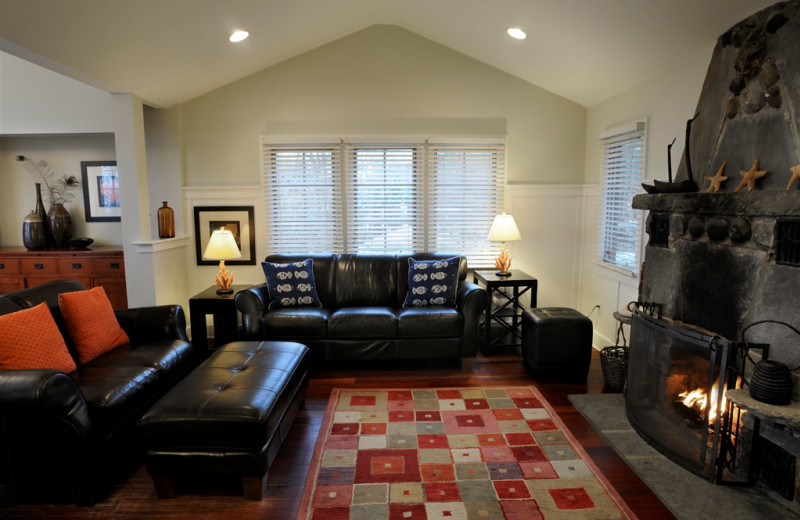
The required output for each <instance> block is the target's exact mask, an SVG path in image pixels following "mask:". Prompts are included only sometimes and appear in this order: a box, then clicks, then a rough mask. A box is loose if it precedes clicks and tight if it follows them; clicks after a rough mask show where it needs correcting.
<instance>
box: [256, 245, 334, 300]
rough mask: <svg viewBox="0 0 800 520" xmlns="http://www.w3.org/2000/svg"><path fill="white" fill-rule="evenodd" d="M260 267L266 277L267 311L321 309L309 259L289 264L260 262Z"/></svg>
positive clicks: (312, 267)
mask: <svg viewBox="0 0 800 520" xmlns="http://www.w3.org/2000/svg"><path fill="white" fill-rule="evenodd" d="M261 267H262V268H263V269H264V274H265V275H267V288H268V289H269V298H270V302H269V310H271V311H273V310H275V309H280V308H283V307H322V304H321V303H320V301H319V295H317V286H316V284H315V283H314V266H313V263H312V261H311V259H310V258H309V259H307V260H303V261H302V262H294V263H291V264H274V263H272V262H261Z"/></svg>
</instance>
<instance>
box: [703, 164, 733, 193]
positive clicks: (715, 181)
mask: <svg viewBox="0 0 800 520" xmlns="http://www.w3.org/2000/svg"><path fill="white" fill-rule="evenodd" d="M724 171H725V161H722V166H720V167H719V171H718V172H717V174H716V175H714V176H713V177H709V176H708V175H706V179H708V180H710V181H711V184H709V185H708V189H707V190H706V193H708V192H709V191H711V188H714V191H719V186H720V184H722V183H723V182H725V181H727V180H728V178H727V177H725V176H724V175H722V172H724Z"/></svg>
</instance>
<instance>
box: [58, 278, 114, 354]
mask: <svg viewBox="0 0 800 520" xmlns="http://www.w3.org/2000/svg"><path fill="white" fill-rule="evenodd" d="M58 306H59V307H60V308H61V315H62V316H63V317H64V322H65V323H66V324H67V330H68V331H69V336H70V338H72V342H73V343H74V344H75V350H77V351H78V362H79V363H80V364H84V363H88V362H89V361H91V360H93V359H94V358H96V357H97V356H99V355H101V354H105V353H106V352H108V351H110V350H114V349H115V348H117V347H119V346H121V345H125V344H126V343H129V342H130V340H129V339H128V335H127V334H125V331H124V330H122V327H120V326H119V322H118V321H117V317H116V316H115V315H114V309H113V308H112V307H111V302H110V301H108V296H107V295H106V291H105V289H103V288H102V287H95V288H94V289H89V290H88V291H75V292H68V293H61V294H59V295H58Z"/></svg>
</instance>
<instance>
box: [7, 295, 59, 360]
mask: <svg viewBox="0 0 800 520" xmlns="http://www.w3.org/2000/svg"><path fill="white" fill-rule="evenodd" d="M0 330H2V331H3V332H2V334H0V369H2V370H25V369H37V368H52V369H55V370H61V371H62V372H72V371H73V370H75V361H74V360H73V359H72V356H70V355H69V351H67V345H66V344H65V343H64V338H63V337H62V336H61V332H60V331H59V330H58V326H57V325H56V322H55V320H53V315H52V314H50V311H49V310H48V308H47V304H46V303H40V304H39V305H37V306H35V307H33V308H31V309H23V310H19V311H17V312H12V313H10V314H5V315H2V316H0Z"/></svg>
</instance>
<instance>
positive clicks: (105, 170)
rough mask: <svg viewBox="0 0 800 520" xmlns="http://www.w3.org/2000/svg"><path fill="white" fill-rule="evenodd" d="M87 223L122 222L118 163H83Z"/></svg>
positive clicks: (82, 173) (84, 202) (82, 179)
mask: <svg viewBox="0 0 800 520" xmlns="http://www.w3.org/2000/svg"><path fill="white" fill-rule="evenodd" d="M81 182H82V184H83V207H84V210H85V214H86V222H121V221H122V212H121V209H120V198H119V172H118V171H117V161H81Z"/></svg>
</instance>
